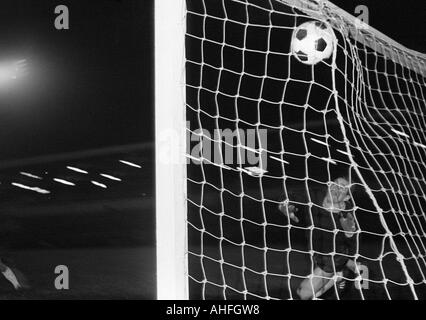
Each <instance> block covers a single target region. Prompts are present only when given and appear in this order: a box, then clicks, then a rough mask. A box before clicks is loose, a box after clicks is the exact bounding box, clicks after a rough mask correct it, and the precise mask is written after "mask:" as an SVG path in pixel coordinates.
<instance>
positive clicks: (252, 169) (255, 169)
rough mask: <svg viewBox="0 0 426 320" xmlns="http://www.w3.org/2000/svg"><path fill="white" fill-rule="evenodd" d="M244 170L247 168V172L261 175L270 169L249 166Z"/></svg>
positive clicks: (257, 175)
mask: <svg viewBox="0 0 426 320" xmlns="http://www.w3.org/2000/svg"><path fill="white" fill-rule="evenodd" d="M244 170H246V172H247V173H248V174H250V175H252V176H256V177H260V176H263V175H264V174H265V173H267V172H268V171H266V170H264V169H262V168H259V167H247V168H244Z"/></svg>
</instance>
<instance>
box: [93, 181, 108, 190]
mask: <svg viewBox="0 0 426 320" xmlns="http://www.w3.org/2000/svg"><path fill="white" fill-rule="evenodd" d="M90 182H91V183H93V184H94V185H95V186H98V187H101V188H104V189H107V188H108V187H107V186H106V185H104V184H103V183H100V182H97V181H93V180H92V181H90Z"/></svg>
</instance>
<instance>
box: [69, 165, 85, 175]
mask: <svg viewBox="0 0 426 320" xmlns="http://www.w3.org/2000/svg"><path fill="white" fill-rule="evenodd" d="M67 169H69V170H72V171H75V172H78V173H84V174H88V173H89V172H87V171H86V170H83V169H79V168H76V167H71V166H67Z"/></svg>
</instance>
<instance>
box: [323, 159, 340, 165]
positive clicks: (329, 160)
mask: <svg viewBox="0 0 426 320" xmlns="http://www.w3.org/2000/svg"><path fill="white" fill-rule="evenodd" d="M321 159H322V160H324V161H327V162H330V163H331V164H337V162H336V161H334V160H333V159H330V158H321Z"/></svg>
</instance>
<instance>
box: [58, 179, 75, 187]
mask: <svg viewBox="0 0 426 320" xmlns="http://www.w3.org/2000/svg"><path fill="white" fill-rule="evenodd" d="M53 180H54V181H56V182H59V183H62V184H65V185H67V186H75V183H72V182H70V181H67V180H64V179H58V178H54V179H53Z"/></svg>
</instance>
